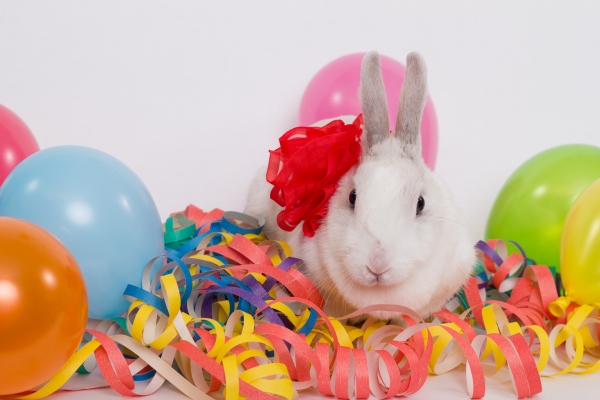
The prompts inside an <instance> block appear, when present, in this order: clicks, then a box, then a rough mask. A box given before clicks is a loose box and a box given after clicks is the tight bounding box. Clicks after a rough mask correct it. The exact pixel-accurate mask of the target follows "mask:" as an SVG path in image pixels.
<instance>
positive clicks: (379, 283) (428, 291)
mask: <svg viewBox="0 0 600 400" xmlns="http://www.w3.org/2000/svg"><path fill="white" fill-rule="evenodd" d="M406 64H407V68H406V76H405V78H404V83H403V85H402V89H401V95H400V104H399V107H398V115H397V119H396V130H395V132H394V133H393V134H390V128H389V119H388V108H387V100H386V94H385V88H384V85H383V77H382V75H381V67H380V61H379V54H378V53H377V52H370V53H368V54H367V55H365V57H364V59H363V62H362V67H361V82H360V93H359V95H360V102H361V107H362V111H363V118H364V127H363V134H362V141H361V146H362V155H361V157H360V159H359V162H358V163H357V164H356V165H355V166H354V167H352V168H351V169H350V170H349V171H348V172H347V173H346V174H345V175H344V176H343V177H342V178H341V179H340V181H339V182H338V185H339V186H338V189H337V190H336V192H335V194H334V195H333V196H332V197H331V200H330V203H329V208H328V212H327V215H326V217H325V219H324V221H323V222H322V224H321V225H320V227H319V228H318V230H317V231H316V233H315V235H314V237H306V236H304V234H303V232H302V226H301V225H298V226H297V227H296V228H295V229H294V230H293V231H292V232H286V231H283V230H282V229H280V228H279V226H278V225H277V214H278V213H279V212H280V211H281V210H283V208H282V207H280V206H279V205H278V204H277V203H275V201H273V200H271V199H270V197H269V195H270V191H271V189H272V188H273V186H272V185H271V184H270V183H268V182H267V181H266V179H265V176H266V167H265V168H263V169H261V170H260V171H259V172H258V173H257V175H256V177H255V178H254V180H253V182H252V185H251V187H250V192H249V195H248V202H247V207H246V213H247V214H250V215H254V216H258V215H263V216H264V217H265V219H266V225H265V230H264V232H265V234H266V235H267V237H268V238H270V239H275V240H282V241H285V242H288V243H289V244H290V245H291V246H292V248H293V249H294V253H295V254H294V255H295V256H296V257H298V258H301V259H303V260H304V262H305V266H304V270H303V271H302V272H304V273H305V274H306V275H307V276H308V277H309V278H310V279H311V280H312V281H313V282H314V283H315V284H316V285H317V287H318V288H319V290H320V291H321V293H322V294H323V296H324V298H325V300H326V307H325V311H326V312H327V313H328V315H331V316H337V317H340V316H342V315H345V314H347V313H350V312H352V311H355V310H357V309H359V308H362V307H365V306H369V305H374V304H396V305H403V306H406V307H410V308H412V309H414V310H415V311H417V312H419V313H421V314H426V313H429V312H435V311H438V310H439V309H440V308H441V307H442V305H443V304H444V303H445V302H446V301H447V300H448V299H449V298H450V297H451V296H452V295H453V294H454V293H455V292H456V291H457V290H458V289H459V288H460V287H461V286H462V285H463V283H464V282H465V280H466V279H467V277H468V276H469V274H470V272H471V270H472V267H473V265H474V263H475V251H474V248H473V242H472V241H471V238H470V233H469V230H468V228H467V227H466V225H465V223H464V221H463V217H462V216H461V213H460V212H459V210H458V208H457V206H456V205H455V202H454V199H453V198H452V195H451V194H450V191H449V190H448V188H447V187H446V185H445V184H444V183H443V182H442V181H441V179H440V178H439V177H438V176H437V175H436V174H435V173H433V172H432V171H431V170H430V169H429V168H428V167H427V166H426V165H425V163H424V162H423V158H422V156H421V133H420V126H421V118H422V114H423V109H424V107H425V101H426V99H427V71H426V66H425V62H424V60H423V58H422V56H421V55H420V54H418V53H410V54H409V55H408V56H407V58H406ZM340 119H343V120H344V122H345V123H351V122H352V121H353V120H354V117H342V118H340ZM330 121H331V120H328V121H321V122H319V123H317V124H315V125H316V126H323V125H325V124H326V123H328V122H330ZM352 200H354V204H352ZM371 315H372V316H374V317H376V318H378V319H382V320H387V319H392V318H393V319H396V318H397V317H398V315H397V314H395V313H392V312H386V311H379V312H374V313H371Z"/></svg>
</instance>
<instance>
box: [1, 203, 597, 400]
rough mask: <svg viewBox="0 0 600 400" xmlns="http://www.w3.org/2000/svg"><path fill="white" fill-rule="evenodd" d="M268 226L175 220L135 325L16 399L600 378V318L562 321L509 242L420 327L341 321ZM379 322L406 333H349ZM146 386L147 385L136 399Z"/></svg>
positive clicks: (544, 274) (381, 391)
mask: <svg viewBox="0 0 600 400" xmlns="http://www.w3.org/2000/svg"><path fill="white" fill-rule="evenodd" d="M263 224H264V221H262V220H257V219H255V218H252V217H250V216H247V215H244V214H241V213H233V212H222V211H220V210H213V211H211V212H209V213H205V212H203V211H202V210H200V209H198V208H196V207H194V206H189V207H188V208H187V209H186V211H185V212H182V213H175V214H174V215H172V216H171V217H169V219H168V220H167V222H166V223H165V225H164V229H165V245H166V247H165V255H164V256H162V257H159V258H157V259H154V260H150V262H149V263H148V264H147V265H146V267H145V268H144V270H143V272H142V286H141V287H134V286H131V285H130V286H128V287H127V288H126V289H125V292H124V296H125V297H126V298H127V299H128V300H130V301H131V306H130V308H129V310H128V312H127V313H126V314H125V315H124V316H123V317H121V318H116V319H113V320H106V321H103V322H102V323H101V324H100V325H99V326H98V328H97V329H96V330H88V333H89V334H90V335H92V336H93V338H94V339H93V340H91V341H89V342H88V343H86V344H85V345H83V346H82V347H81V348H80V349H79V350H78V351H77V352H76V353H75V354H73V356H72V357H71V358H70V360H69V361H68V362H67V363H66V364H65V365H64V366H63V367H62V369H61V370H60V371H59V372H57V373H56V374H55V375H54V376H53V377H52V378H51V379H50V380H49V381H48V382H46V383H45V385H44V386H42V387H41V388H40V389H38V390H37V391H31V392H28V393H22V394H16V395H13V396H12V397H13V398H20V399H39V398H42V397H44V396H47V395H49V394H51V393H53V392H55V391H56V390H59V389H60V388H61V386H63V385H64V384H65V382H67V380H68V379H69V378H70V377H71V376H72V375H73V374H75V373H76V371H77V372H78V373H89V372H90V371H92V370H93V369H94V368H95V366H96V365H97V367H98V368H99V369H100V371H101V372H102V375H103V376H104V378H105V379H106V382H107V384H108V385H110V386H111V387H112V388H113V389H114V390H115V391H116V392H118V393H119V394H121V395H123V396H143V395H147V394H151V393H154V392H155V391H156V390H158V389H159V388H160V387H161V386H162V385H163V384H164V382H165V381H169V382H171V383H172V384H173V385H174V386H175V387H177V388H178V389H179V390H180V391H181V392H182V393H184V394H185V395H187V396H188V397H190V398H191V399H212V397H211V393H214V392H217V391H220V390H222V392H223V396H224V397H225V399H226V400H230V399H231V400H233V399H235V400H237V399H243V398H250V399H258V400H263V399H265V400H266V399H287V400H293V399H297V398H298V397H299V394H300V393H302V390H304V389H307V388H311V387H316V388H317V389H318V390H319V392H320V393H322V394H324V395H331V396H335V397H336V398H339V399H349V398H358V399H363V398H368V397H369V396H371V395H372V396H375V397H376V398H380V399H383V398H390V397H393V396H397V395H408V394H413V393H416V392H418V391H419V390H420V389H421V388H422V387H423V385H424V384H425V383H426V380H427V376H428V375H429V374H442V373H446V372H448V371H451V370H453V369H455V368H456V367H458V366H459V365H461V364H466V366H467V368H466V377H465V378H466V379H465V392H466V393H467V394H468V396H469V397H471V398H482V397H483V396H484V395H485V376H486V375H489V374H494V373H496V372H497V371H499V370H500V369H502V368H508V370H509V372H510V376H511V382H512V391H513V392H514V393H515V395H516V396H517V398H523V397H529V396H533V395H535V394H537V393H540V392H541V391H542V381H541V379H540V377H543V376H551V375H561V374H566V373H576V374H589V373H593V372H596V371H598V370H599V369H600V360H599V359H598V357H599V356H600V347H599V341H598V338H599V336H600V333H599V330H598V327H599V325H600V319H599V318H598V309H596V308H595V307H594V306H592V305H582V306H578V307H575V308H572V309H571V310H570V313H569V315H568V316H565V317H564V319H563V320H562V321H561V320H557V319H555V318H553V316H552V314H551V313H550V312H549V311H548V307H549V304H550V303H551V302H552V301H555V300H556V299H557V297H558V294H557V289H556V280H555V278H554V275H553V273H552V271H551V270H550V269H549V268H548V267H545V266H539V265H535V264H534V263H533V262H532V260H529V259H527V257H526V256H525V253H524V252H523V251H522V250H521V254H519V253H513V254H510V255H509V254H507V251H506V245H505V243H504V242H503V241H502V240H490V241H488V242H487V243H485V242H479V243H477V245H476V249H477V254H478V260H479V264H480V268H479V269H478V270H476V272H475V276H474V277H472V278H470V279H469V280H468V281H467V282H466V284H465V287H464V289H463V290H462V291H461V292H460V293H459V294H458V295H457V299H459V300H460V301H459V300H457V301H455V302H454V303H452V302H450V303H449V304H455V305H456V304H458V303H460V305H459V306H458V307H456V308H455V309H454V310H452V311H454V313H452V312H450V311H449V310H448V308H446V309H444V310H441V311H440V312H437V313H434V314H432V315H426V316H421V315H418V314H417V313H416V312H414V311H413V310H411V309H408V308H406V307H402V306H395V305H385V304H381V305H374V306H369V307H366V308H363V309H361V310H358V311H356V312H354V313H351V314H349V315H346V316H343V317H341V318H332V317H328V316H326V315H325V314H324V313H323V311H322V309H323V306H324V303H325V302H324V300H323V298H322V297H321V295H320V293H319V291H318V290H317V288H316V287H315V286H314V285H313V284H312V282H310V280H308V279H307V278H306V277H305V276H304V275H302V274H301V273H300V272H299V271H298V269H297V267H298V265H300V264H301V263H302V261H301V260H299V259H296V258H294V257H292V249H291V248H290V247H289V245H287V244H286V243H282V242H277V241H272V240H268V239H267V238H265V237H264V235H262V234H261V230H262V226H263ZM157 267H158V271H157V272H156V273H155V274H154V275H153V276H150V271H151V269H154V270H156V268H157ZM448 307H450V306H448ZM376 310H386V311H392V312H396V313H397V314H398V316H399V317H401V319H402V320H403V324H401V326H395V325H389V324H387V323H386V322H384V321H376V320H375V319H374V318H372V317H369V318H367V319H366V321H365V322H364V323H363V324H362V326H360V327H357V326H351V325H348V324H346V323H345V321H346V320H348V319H350V318H354V317H357V316H360V315H363V314H364V315H367V314H368V313H370V312H373V311H376ZM458 314H460V315H458ZM426 321H428V322H426ZM481 330H483V331H485V333H481ZM477 332H480V334H478V333H477ZM560 346H562V347H564V352H557V351H556V350H557V348H558V347H560ZM560 354H562V355H560ZM488 359H489V360H490V361H492V360H493V363H491V364H490V362H488ZM135 381H144V382H147V383H146V385H145V386H144V387H143V388H142V389H141V390H137V391H136V390H135V385H134V382H135ZM90 387H97V384H94V385H90ZM507 390H511V388H507Z"/></svg>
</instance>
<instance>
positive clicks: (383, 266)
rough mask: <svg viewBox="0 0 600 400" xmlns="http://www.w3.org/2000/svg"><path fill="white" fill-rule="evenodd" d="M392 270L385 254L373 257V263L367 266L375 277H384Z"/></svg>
mask: <svg viewBox="0 0 600 400" xmlns="http://www.w3.org/2000/svg"><path fill="white" fill-rule="evenodd" d="M390 268H391V267H390V264H389V263H388V262H387V260H386V258H385V254H383V252H381V253H377V254H376V255H375V256H374V257H371V262H370V263H369V265H367V269H368V270H369V271H371V273H373V274H374V275H382V274H384V273H385V272H387V271H389V269H390Z"/></svg>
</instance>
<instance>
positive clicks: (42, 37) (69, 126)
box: [0, 0, 600, 237]
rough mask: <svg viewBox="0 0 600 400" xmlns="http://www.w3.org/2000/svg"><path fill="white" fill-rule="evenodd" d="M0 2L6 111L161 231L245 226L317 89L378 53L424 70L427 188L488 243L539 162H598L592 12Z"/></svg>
mask: <svg viewBox="0 0 600 400" xmlns="http://www.w3.org/2000/svg"><path fill="white" fill-rule="evenodd" d="M547 3H548V2H526V3H525V2H521V1H515V2H506V1H504V2H502V3H501V4H500V3H496V4H491V3H488V2H486V3H485V4H484V3H480V2H451V4H450V2H446V1H428V2H399V1H371V2H368V3H367V2H366V1H365V2H361V3H348V2H346V1H344V2H340V1H328V2H321V1H319V2H317V1H304V2H301V3H300V2H293V3H292V2H281V1H269V2H265V1H257V0H254V1H251V2H241V1H240V2H210V3H208V2H201V1H154V0H152V1H151V0H143V1H141V0H140V1H121V0H119V1H107V0H102V1H86V2H77V1H56V0H55V1H52V2H46V1H27V2H23V1H5V0H4V1H2V2H0V104H3V105H5V106H7V107H9V108H10V109H12V110H13V111H14V112H16V113H17V114H18V115H19V116H21V118H22V119H23V120H24V121H25V122H26V123H27V124H28V125H29V127H30V128H31V130H32V131H33V133H34V134H35V136H36V137H37V139H38V141H39V143H40V145H41V147H42V148H45V147H50V146H56V145H64V144H78V145H85V146H91V147H94V148H97V149H100V150H103V151H106V152H108V153H110V154H112V155H114V156H116V157H117V158H119V159H120V160H122V161H123V162H125V163H126V164H127V165H129V166H130V167H131V168H132V169H133V170H134V171H135V172H136V173H137V174H138V175H139V176H140V177H141V178H142V180H143V181H144V182H145V183H146V185H147V186H148V188H149V189H150V192H151V193H152V194H153V196H154V199H155V201H156V203H157V205H158V207H159V210H160V212H161V217H162V218H163V219H164V218H165V217H166V216H167V215H168V214H169V212H172V211H179V210H181V209H183V208H184V207H185V206H186V205H187V204H188V203H194V204H196V205H197V206H199V207H201V208H205V209H211V208H214V207H219V208H222V209H226V210H227V209H232V210H242V209H243V206H244V199H245V196H246V191H247V189H248V185H249V181H250V178H251V176H252V175H253V173H254V171H255V170H256V169H257V168H258V167H259V166H260V165H262V164H264V163H266V162H267V159H268V152H267V150H268V149H274V148H276V147H277V146H278V143H277V139H278V137H279V136H280V135H281V134H283V133H284V132H285V131H286V130H288V129H290V128H292V127H294V126H295V124H296V122H297V120H296V119H297V111H298V107H299V103H300V98H301V95H302V92H303V90H304V88H305V86H306V84H307V83H308V81H309V80H310V78H311V77H312V76H313V75H314V73H315V72H316V71H318V70H319V68H321V67H322V66H323V65H325V64H326V63H328V62H329V61H331V60H333V59H335V58H337V57H339V56H341V55H345V54H348V53H353V52H359V51H368V50H372V49H374V50H378V51H380V52H381V53H383V54H386V55H388V56H391V57H394V58H396V59H398V60H400V61H404V59H405V57H406V54H407V53H408V52H409V51H412V50H417V51H420V52H421V53H422V54H423V55H424V56H425V59H426V61H427V63H428V68H429V86H430V93H431V96H432V98H433V101H434V103H435V107H436V110H437V113H438V120H439V128H440V147H439V153H438V163H437V171H438V172H439V173H440V174H441V175H442V176H443V177H444V178H445V179H446V180H447V181H448V183H449V184H450V186H451V187H452V189H453V191H454V193H455V195H456V197H457V200H458V203H459V204H460V206H461V208H462V209H463V211H464V213H465V214H466V216H467V218H468V221H469V224H470V226H471V227H472V228H473V230H474V233H475V236H476V237H481V236H482V235H483V229H484V226H485V222H486V219H487V214H488V212H489V210H490V208H491V206H492V202H493V200H494V198H495V196H496V194H497V192H498V190H499V189H500V187H501V186H502V184H503V183H504V180H505V179H506V178H507V177H508V176H509V175H510V174H511V173H512V171H513V170H514V169H515V168H516V167H517V166H518V165H520V164H521V163H522V162H523V161H525V160H526V159H528V158H529V157H531V156H533V155H534V154H536V153H538V152H540V151H542V150H545V149H547V148H549V147H553V146H556V145H560V144H566V143H589V144H595V145H600V117H599V116H600V112H599V110H600V78H599V77H598V76H599V75H598V74H599V71H600V52H599V51H598V47H599V45H600V25H599V24H598V16H599V15H600V3H598V2H595V3H594V2H578V3H574V2H568V3H566V2H565V4H563V5H552V6H549V5H547Z"/></svg>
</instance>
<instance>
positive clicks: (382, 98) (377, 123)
mask: <svg viewBox="0 0 600 400" xmlns="http://www.w3.org/2000/svg"><path fill="white" fill-rule="evenodd" d="M359 96H360V106H361V108H362V114H363V119H364V123H365V126H364V129H365V133H366V135H363V138H366V140H367V144H368V147H372V146H373V145H374V144H376V143H379V142H380V141H381V140H383V139H385V138H386V137H389V135H390V120H389V117H388V107H387V99H386V95H385V86H384V85H383V75H381V65H380V61H379V53H377V52H376V51H371V52H369V53H367V54H366V55H365V57H364V58H363V62H362V66H361V69H360V90H359Z"/></svg>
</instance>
